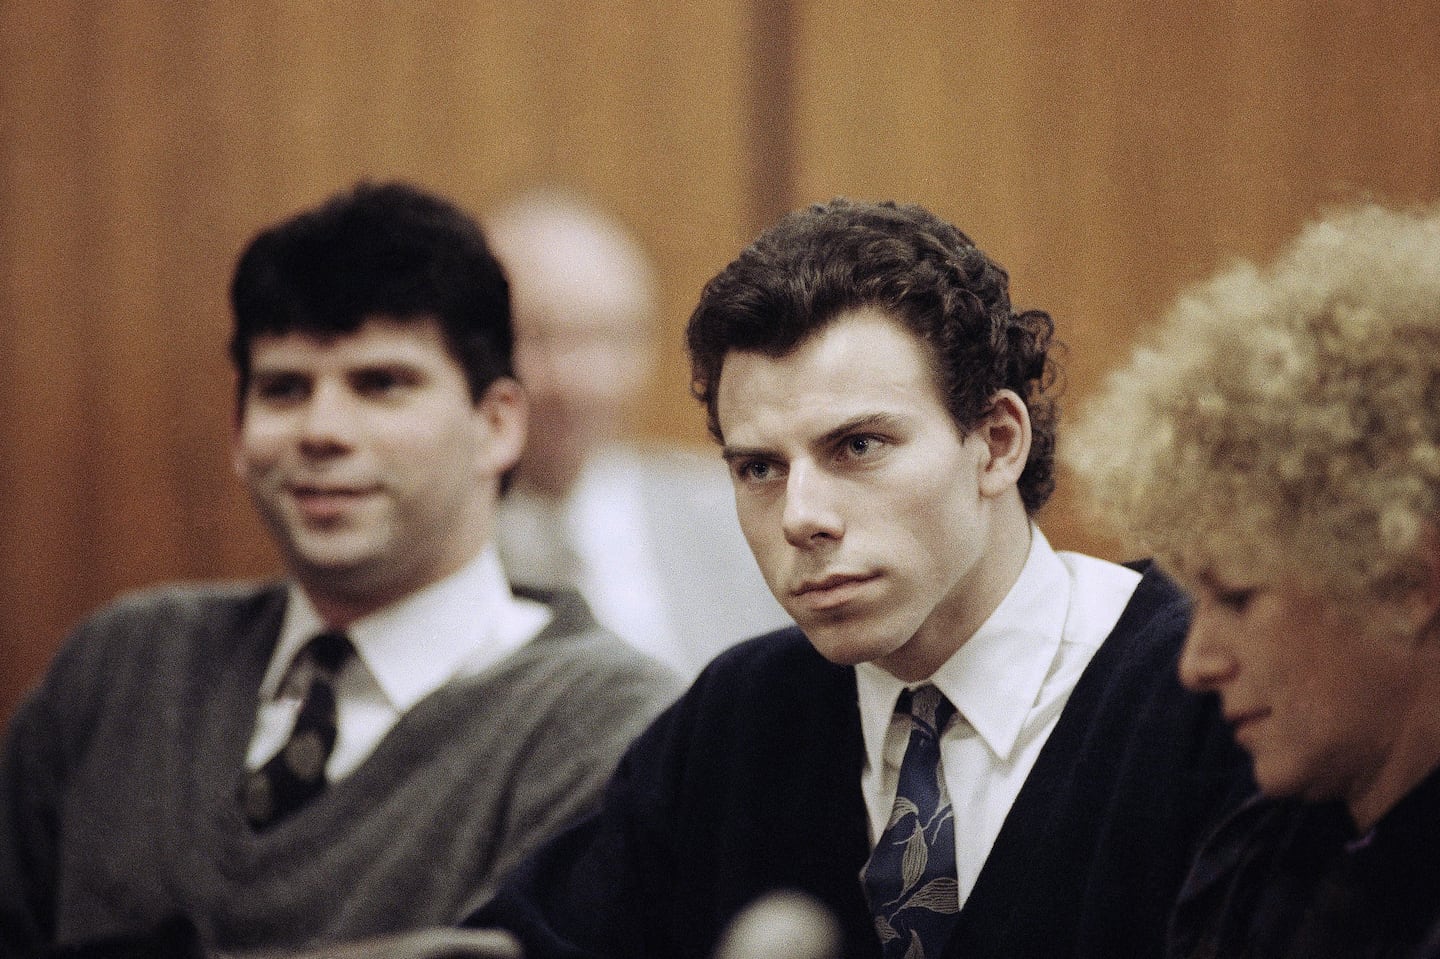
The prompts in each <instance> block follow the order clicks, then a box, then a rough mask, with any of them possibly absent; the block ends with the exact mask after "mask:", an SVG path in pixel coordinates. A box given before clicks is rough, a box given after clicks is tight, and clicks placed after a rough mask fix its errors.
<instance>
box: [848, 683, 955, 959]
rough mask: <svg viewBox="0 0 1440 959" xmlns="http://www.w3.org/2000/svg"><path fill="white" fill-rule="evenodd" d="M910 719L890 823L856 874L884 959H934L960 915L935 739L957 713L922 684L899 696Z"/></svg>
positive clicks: (951, 827) (950, 820) (949, 816)
mask: <svg viewBox="0 0 1440 959" xmlns="http://www.w3.org/2000/svg"><path fill="white" fill-rule="evenodd" d="M895 711H896V712H897V713H908V714H909V716H910V743H909V745H907V746H906V747H905V759H904V761H903V762H902V763H901V764H900V781H899V786H898V788H897V789H896V792H895V807H894V810H893V811H892V812H891V813H890V822H889V823H888V824H887V825H886V826H885V831H884V832H883V833H882V834H881V836H880V841H879V842H878V843H876V845H875V851H874V852H872V853H871V854H870V861H869V862H867V863H866V864H865V868H864V869H862V870H860V882H861V885H862V886H863V887H864V889H865V897H866V900H867V901H868V902H869V903H870V912H871V913H872V914H873V916H874V918H875V931H876V933H878V934H879V936H880V943H881V946H882V948H883V950H884V953H885V959H926V957H929V959H936V957H937V956H939V955H940V954H941V952H943V951H944V949H945V943H946V942H947V941H948V940H949V938H950V931H951V929H953V928H954V926H955V919H956V917H957V916H958V915H959V912H960V884H959V881H958V880H957V879H956V871H955V817H954V815H953V813H952V812H951V809H950V796H949V794H948V792H947V791H946V789H945V779H944V776H943V775H942V773H941V769H940V734H941V733H942V732H944V730H945V726H946V724H947V723H949V722H950V719H951V718H952V717H953V716H954V715H955V707H954V706H952V705H951V704H950V701H949V700H948V699H946V698H945V696H944V694H943V693H941V692H940V690H938V689H936V688H935V687H934V686H932V685H929V684H926V685H924V686H921V687H920V688H919V689H917V690H915V691H914V693H911V692H910V691H909V690H906V691H905V692H903V693H901V694H900V700H899V702H898V703H897V704H896V706H895Z"/></svg>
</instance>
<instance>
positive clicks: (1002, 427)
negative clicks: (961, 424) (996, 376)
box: [972, 390, 1030, 496]
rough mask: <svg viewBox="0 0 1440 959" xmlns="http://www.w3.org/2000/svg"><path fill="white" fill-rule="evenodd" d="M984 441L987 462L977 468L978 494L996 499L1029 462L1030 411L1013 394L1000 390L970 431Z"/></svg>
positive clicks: (1016, 479) (1012, 485)
mask: <svg viewBox="0 0 1440 959" xmlns="http://www.w3.org/2000/svg"><path fill="white" fill-rule="evenodd" d="M972 432H973V433H975V434H978V435H979V436H980V437H981V439H983V440H984V441H985V445H986V448H987V449H988V450H989V451H990V455H989V459H988V460H987V461H986V462H985V463H983V464H981V467H982V468H981V470H980V492H981V494H982V495H985V496H998V495H1000V494H1001V493H1004V492H1005V491H1006V490H1008V489H1013V488H1014V487H1015V485H1016V484H1017V483H1019V482H1020V474H1021V473H1023V472H1025V463H1026V461H1027V460H1028V459H1029V458H1030V410H1029V408H1028V407H1026V405H1025V401H1024V400H1022V399H1021V398H1020V396H1019V394H1017V393H1016V392H1015V391H1014V390H1001V391H1000V392H998V393H996V394H995V396H994V398H992V399H991V401H990V410H989V412H987V413H986V414H985V417H984V418H983V419H982V420H981V421H980V422H979V424H978V425H976V427H975V428H974V430H973V431H972Z"/></svg>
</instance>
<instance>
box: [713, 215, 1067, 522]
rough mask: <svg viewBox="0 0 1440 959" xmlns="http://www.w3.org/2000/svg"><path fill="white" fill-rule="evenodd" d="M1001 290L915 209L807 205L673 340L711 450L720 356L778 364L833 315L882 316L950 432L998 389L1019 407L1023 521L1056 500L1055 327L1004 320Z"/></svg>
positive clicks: (1005, 278)
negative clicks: (915, 354)
mask: <svg viewBox="0 0 1440 959" xmlns="http://www.w3.org/2000/svg"><path fill="white" fill-rule="evenodd" d="M1009 282H1010V277H1009V274H1008V273H1006V271H1005V269H1004V267H1002V266H1001V265H1000V264H998V263H996V262H995V261H994V260H992V259H990V258H989V257H988V256H986V255H985V254H984V253H982V252H981V251H980V250H979V249H978V248H977V247H976V246H975V244H974V243H973V242H972V241H971V240H970V238H969V237H968V236H966V235H965V234H964V233H962V232H961V231H960V230H958V229H956V228H955V227H954V226H952V225H950V224H949V223H946V222H945V221H944V220H941V219H940V218H939V217H937V216H935V215H934V214H933V213H930V212H929V211H928V210H926V209H924V208H922V207H919V206H910V205H899V204H896V203H893V202H885V203H862V202H856V201H851V200H846V199H843V198H840V199H835V200H832V201H830V202H829V203H824V204H816V205H814V206H811V207H810V208H808V209H805V210H800V211H797V212H794V213H791V214H789V215H788V216H786V217H785V218H784V219H782V220H780V222H779V223H777V224H775V225H774V226H773V227H771V228H770V229H768V230H766V231H765V232H764V233H762V234H760V236H759V237H758V238H757V239H756V240H755V242H754V243H752V244H750V246H749V247H747V248H746V249H745V250H744V251H743V252H742V253H741V254H740V256H739V257H738V258H736V259H735V261H734V262H732V263H731V264H730V265H729V266H727V267H725V269H723V270H721V271H720V273H719V274H717V275H716V276H715V277H714V278H713V279H711V280H710V282H709V283H707V284H706V285H705V288H704V290H703V291H702V292H701V294H700V302H699V304H698V305H697V306H696V307H695V311H694V312H693V313H692V314H691V316H690V322H689V325H688V327H687V328H686V331H685V338H686V344H687V346H688V348H689V351H690V368H691V390H692V392H693V393H694V394H695V397H696V398H697V399H699V400H700V401H701V402H702V403H704V404H705V409H706V415H707V419H708V421H709V426H710V432H711V434H712V435H713V436H715V438H716V439H717V440H722V441H723V437H722V436H721V431H720V424H719V420H718V418H717V415H716V409H715V402H716V390H717V387H718V386H719V382H720V372H721V369H722V367H723V366H724V363H725V357H726V356H727V355H728V354H729V353H730V352H731V351H733V350H744V351H750V352H756V353H761V354H764V355H766V356H773V357H780V356H785V355H786V354H788V353H790V352H791V351H792V350H794V349H795V348H796V347H798V346H799V345H800V344H801V343H802V342H804V341H805V340H806V339H807V338H808V337H810V336H811V335H813V334H814V333H815V332H816V331H818V330H820V329H821V328H822V327H824V326H825V325H826V324H827V323H829V322H830V321H831V320H833V319H835V317H836V316H838V315H839V314H841V313H845V312H849V311H852V310H855V309H859V308H862V307H875V308H878V309H881V310H883V311H885V312H886V313H887V314H889V315H891V316H893V317H895V318H896V319H897V320H899V321H901V322H903V323H904V324H905V326H906V327H907V328H908V329H909V330H910V332H911V333H912V334H914V335H915V337H916V338H917V339H919V340H920V341H921V342H922V343H924V344H925V345H926V347H927V351H928V353H929V355H930V357H931V360H932V364H933V370H934V373H935V377H936V383H937V385H938V387H939V389H940V392H941V395H942V396H943V398H944V401H945V405H946V407H947V408H948V409H949V411H950V415H951V416H952V417H953V418H954V420H955V423H956V425H957V426H959V428H960V430H961V432H962V433H964V434H968V433H969V432H970V430H971V429H973V428H974V427H975V426H976V425H977V424H978V423H979V422H980V421H981V420H982V419H983V418H984V416H985V414H986V413H987V412H989V410H990V407H991V403H992V401H993V399H994V396H995V394H996V393H997V392H999V391H1000V390H1002V389H1010V390H1014V391H1015V393H1016V394H1017V395H1019V396H1020V398H1021V399H1023V400H1024V401H1025V404H1026V406H1027V407H1028V408H1029V411H1030V419H1031V424H1032V432H1033V440H1032V443H1031V448H1030V458H1029V460H1028V461H1027V462H1026V465H1025V470H1024V472H1023V473H1022V475H1021V477H1020V482H1019V490H1020V496H1021V499H1022V500H1023V501H1024V503H1025V508H1026V510H1027V511H1028V512H1030V513H1032V514H1033V513H1034V512H1035V511H1036V510H1038V509H1040V507H1041V506H1043V505H1044V504H1045V502H1046V500H1048V499H1049V498H1050V494H1051V493H1052V492H1053V491H1054V489H1055V428H1056V420H1057V418H1058V412H1059V411H1058V407H1057V405H1056V402H1055V398H1054V396H1053V395H1046V394H1047V390H1050V388H1051V387H1052V386H1053V385H1054V383H1055V381H1056V379H1057V377H1058V372H1057V368H1056V364H1055V360H1054V358H1053V357H1051V356H1050V350H1051V346H1052V342H1053V340H1054V331H1055V324H1054V321H1052V320H1051V318H1050V315H1049V314H1048V313H1045V312H1043V311H1041V310H1025V311H1021V312H1016V311H1015V310H1013V309H1012V308H1011V305H1010V294H1009Z"/></svg>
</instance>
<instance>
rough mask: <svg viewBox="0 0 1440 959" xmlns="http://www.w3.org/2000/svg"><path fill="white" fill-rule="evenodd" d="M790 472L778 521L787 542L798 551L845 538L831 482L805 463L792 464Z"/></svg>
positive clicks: (832, 482)
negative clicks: (783, 504)
mask: <svg viewBox="0 0 1440 959" xmlns="http://www.w3.org/2000/svg"><path fill="white" fill-rule="evenodd" d="M789 469H790V472H789V475H788V476H787V477H786V480H785V511H784V514H783V516H782V518H781V523H782V524H783V526H784V530H785V539H786V541H787V542H789V543H790V545H791V546H794V547H796V548H797V549H808V548H810V547H812V546H814V545H816V544H818V543H821V542H825V541H830V540H838V539H840V538H841V537H842V536H844V534H845V522H844V519H843V517H842V515H841V511H840V508H839V504H838V502H837V490H836V489H835V483H834V480H833V479H832V478H830V477H828V476H826V475H825V474H824V472H823V471H822V470H819V469H817V468H816V467H814V466H813V465H811V464H808V463H791V464H790V468H789Z"/></svg>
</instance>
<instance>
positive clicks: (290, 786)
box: [241, 632, 355, 829]
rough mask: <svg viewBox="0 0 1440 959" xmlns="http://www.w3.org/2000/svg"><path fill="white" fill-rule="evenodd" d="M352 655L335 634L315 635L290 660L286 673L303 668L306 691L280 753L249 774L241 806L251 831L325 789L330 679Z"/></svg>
mask: <svg viewBox="0 0 1440 959" xmlns="http://www.w3.org/2000/svg"><path fill="white" fill-rule="evenodd" d="M354 651H355V647H354V646H353V645H351V643H350V639H349V637H347V636H346V635H345V634H344V633H341V632H330V633H321V634H320V635H319V636H316V637H315V638H314V639H312V640H310V642H309V643H307V644H306V645H305V648H304V649H302V650H300V652H299V653H298V654H297V655H296V656H295V662H294V663H293V664H292V665H291V667H290V668H291V670H292V672H293V671H296V670H299V669H300V668H301V667H302V665H303V664H308V666H309V672H310V688H309V690H307V691H306V693H305V699H304V700H303V701H302V702H301V703H300V712H299V714H298V715H297V716H296V717H295V728H294V729H293V730H292V731H291V733H290V739H289V741H288V742H286V743H285V747H284V748H283V749H281V750H280V751H279V752H278V753H276V754H275V755H274V756H273V757H272V758H271V759H270V761H269V762H267V763H266V764H265V765H263V766H261V767H260V768H259V769H257V770H255V771H254V772H252V773H249V774H248V775H247V776H246V778H245V788H244V790H243V791H242V794H241V803H242V806H243V808H244V810H245V817H246V818H247V819H249V820H250V825H252V826H254V827H255V828H256V829H264V828H266V827H267V826H271V825H274V824H275V823H277V822H279V821H280V820H281V819H283V818H284V817H286V816H288V815H289V814H290V813H292V812H294V811H295V810H296V809H299V808H300V807H301V806H303V805H305V803H307V802H309V801H310V800H311V799H313V798H315V796H317V795H319V794H320V792H321V790H323V789H324V788H325V763H326V761H327V760H328V759H329V758H330V752H331V750H333V749H334V748H335V675H336V673H338V672H339V671H340V667H341V665H342V664H344V662H345V660H346V658H348V657H349V656H350V654H351V653H353V652H354Z"/></svg>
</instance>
